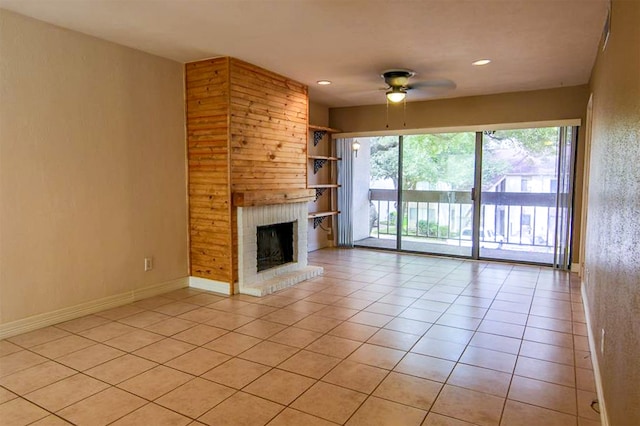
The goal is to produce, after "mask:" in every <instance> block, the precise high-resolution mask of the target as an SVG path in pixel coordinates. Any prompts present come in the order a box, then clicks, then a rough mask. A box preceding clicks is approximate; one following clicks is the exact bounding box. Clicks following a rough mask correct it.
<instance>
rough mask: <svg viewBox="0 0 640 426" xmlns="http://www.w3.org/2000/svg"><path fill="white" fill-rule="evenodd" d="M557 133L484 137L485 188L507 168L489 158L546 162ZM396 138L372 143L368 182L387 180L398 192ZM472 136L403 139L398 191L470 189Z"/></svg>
mask: <svg viewBox="0 0 640 426" xmlns="http://www.w3.org/2000/svg"><path fill="white" fill-rule="evenodd" d="M557 140H558V128H557V127H549V128H538V129H517V130H499V131H495V132H485V133H484V139H483V144H484V145H483V152H484V157H483V168H482V180H483V183H484V184H488V185H491V184H492V183H494V182H495V181H496V180H497V179H498V178H500V177H501V176H503V175H504V174H505V173H506V172H507V171H508V170H509V168H510V166H511V163H510V161H509V160H508V159H507V158H504V156H500V155H494V153H497V152H498V151H501V150H503V151H504V150H509V151H512V152H513V155H514V156H516V155H517V156H530V157H546V156H553V157H554V158H555V156H556V155H557ZM398 146H399V138H398V137H397V136H384V137H378V138H372V142H371V179H372V180H377V179H382V180H384V179H391V180H392V181H393V184H394V188H398ZM474 153H475V133H473V132H465V133H440V134H422V135H409V136H404V137H403V171H404V174H403V188H404V189H408V190H410V189H416V187H417V184H418V183H420V182H426V183H429V184H430V185H436V184H438V183H444V184H446V185H448V186H449V188H451V190H466V189H468V188H470V187H471V186H473V180H474V162H475V155H474Z"/></svg>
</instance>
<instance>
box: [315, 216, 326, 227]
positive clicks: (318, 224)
mask: <svg viewBox="0 0 640 426" xmlns="http://www.w3.org/2000/svg"><path fill="white" fill-rule="evenodd" d="M326 217H327V216H320V217H314V218H313V229H316V228H317V227H318V226H320V225H321V224H322V222H324V219H325V218H326Z"/></svg>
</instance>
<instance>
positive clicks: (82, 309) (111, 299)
mask: <svg viewBox="0 0 640 426" xmlns="http://www.w3.org/2000/svg"><path fill="white" fill-rule="evenodd" d="M188 285H189V278H188V277H183V278H178V279H175V280H171V281H167V282H164V283H160V284H155V285H151V286H148V287H144V288H141V289H136V290H132V291H128V292H126V293H121V294H116V295H114V296H107V297H103V298H101V299H96V300H91V301H89V302H84V303H81V304H79V305H75V306H69V307H67V308H62V309H57V310H55V311H51V312H45V313H42V314H38V315H33V316H30V317H27V318H23V319H19V320H16V321H11V322H8V323H5V324H0V339H6V338H7V337H11V336H15V335H18V334H22V333H26V332H28V331H33V330H37V329H38V328H42V327H47V326H50V325H54V324H59V323H61V322H64V321H69V320H72V319H76V318H80V317H83V316H85V315H89V314H93V313H96V312H100V311H104V310H107V309H111V308H116V307H118V306H122V305H126V304H127V303H132V302H135V301H136V300H140V299H144V298H146V297H152V296H157V295H158V294H162V293H167V292H170V291H173V290H177V289H179V288H183V287H187V286H188Z"/></svg>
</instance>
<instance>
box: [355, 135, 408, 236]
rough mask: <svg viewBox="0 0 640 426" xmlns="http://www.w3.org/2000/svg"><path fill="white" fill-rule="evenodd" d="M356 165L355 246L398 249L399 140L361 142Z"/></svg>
mask: <svg viewBox="0 0 640 426" xmlns="http://www.w3.org/2000/svg"><path fill="white" fill-rule="evenodd" d="M357 140H358V142H359V143H360V149H359V151H358V158H356V159H354V162H353V233H354V235H353V239H354V244H355V245H358V246H365V247H375V248H388V249H396V248H398V239H397V234H398V202H397V200H398V182H399V177H398V160H399V149H400V137H399V136H380V137H369V138H358V139H357Z"/></svg>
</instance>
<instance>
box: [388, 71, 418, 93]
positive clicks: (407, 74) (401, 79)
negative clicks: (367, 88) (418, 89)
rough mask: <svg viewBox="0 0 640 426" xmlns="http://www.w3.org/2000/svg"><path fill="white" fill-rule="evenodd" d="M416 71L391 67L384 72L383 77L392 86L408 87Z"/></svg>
mask: <svg viewBox="0 0 640 426" xmlns="http://www.w3.org/2000/svg"><path fill="white" fill-rule="evenodd" d="M415 74H416V73H415V72H413V71H411V70H408V69H391V70H386V71H383V72H382V75H381V77H382V78H384V81H385V83H387V84H388V85H389V87H391V88H405V89H406V88H407V86H408V85H409V78H411V77H413V76H414V75H415Z"/></svg>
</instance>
